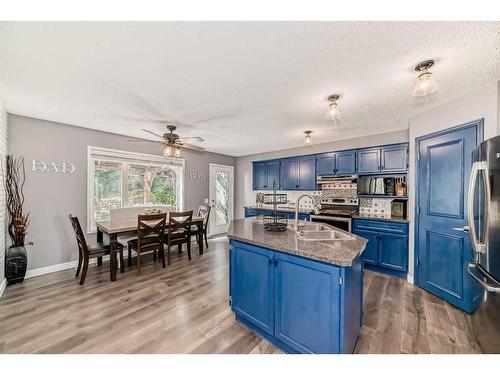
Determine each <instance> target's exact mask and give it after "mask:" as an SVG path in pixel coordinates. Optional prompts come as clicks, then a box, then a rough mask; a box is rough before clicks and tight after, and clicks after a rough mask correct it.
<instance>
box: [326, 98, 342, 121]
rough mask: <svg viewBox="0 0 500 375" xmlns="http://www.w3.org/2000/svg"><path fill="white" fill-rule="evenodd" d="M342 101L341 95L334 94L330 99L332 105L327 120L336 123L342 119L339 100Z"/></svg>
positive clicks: (329, 107)
mask: <svg viewBox="0 0 500 375" xmlns="http://www.w3.org/2000/svg"><path fill="white" fill-rule="evenodd" d="M339 99H340V95H337V94H334V95H330V96H329V97H328V100H329V101H330V105H329V106H328V111H327V112H326V119H327V120H332V121H336V120H338V119H340V109H339V108H338V105H337V100H339Z"/></svg>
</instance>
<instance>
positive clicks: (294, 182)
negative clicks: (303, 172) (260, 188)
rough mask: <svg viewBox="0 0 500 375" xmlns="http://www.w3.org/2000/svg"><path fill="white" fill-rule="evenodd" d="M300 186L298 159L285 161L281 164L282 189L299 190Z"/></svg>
mask: <svg viewBox="0 0 500 375" xmlns="http://www.w3.org/2000/svg"><path fill="white" fill-rule="evenodd" d="M298 184H299V179H298V164H297V160H296V159H283V160H281V163H280V189H282V190H297V188H298Z"/></svg>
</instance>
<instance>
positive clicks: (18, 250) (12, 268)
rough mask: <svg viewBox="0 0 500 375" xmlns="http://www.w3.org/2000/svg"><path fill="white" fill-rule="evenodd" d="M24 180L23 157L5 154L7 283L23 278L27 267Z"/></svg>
mask: <svg viewBox="0 0 500 375" xmlns="http://www.w3.org/2000/svg"><path fill="white" fill-rule="evenodd" d="M25 180H26V171H25V169H24V158H22V157H20V158H17V159H16V158H14V157H13V156H12V155H7V161H6V173H5V195H6V201H7V202H6V203H7V212H8V215H9V218H8V220H9V222H8V226H7V229H8V232H9V236H10V240H11V243H12V244H11V246H10V247H9V248H8V249H7V253H6V255H5V277H6V279H7V283H9V284H14V283H18V282H22V281H23V280H24V276H25V275H26V269H27V267H28V257H27V253H26V247H25V245H31V244H32V243H25V239H26V233H27V230H28V225H29V213H27V214H24V213H23V204H24V194H23V188H24V182H25Z"/></svg>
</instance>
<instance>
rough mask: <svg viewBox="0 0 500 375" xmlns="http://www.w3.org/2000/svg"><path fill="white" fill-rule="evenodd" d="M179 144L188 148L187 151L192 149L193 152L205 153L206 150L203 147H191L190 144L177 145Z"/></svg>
mask: <svg viewBox="0 0 500 375" xmlns="http://www.w3.org/2000/svg"><path fill="white" fill-rule="evenodd" d="M177 144H178V145H179V146H181V147H183V148H187V149H190V150H193V151H199V152H203V151H205V149H204V148H203V147H200V146H195V145H191V144H189V143H177Z"/></svg>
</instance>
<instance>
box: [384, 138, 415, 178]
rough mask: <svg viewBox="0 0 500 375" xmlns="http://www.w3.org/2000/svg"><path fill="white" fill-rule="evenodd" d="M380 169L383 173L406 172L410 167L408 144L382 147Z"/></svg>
mask: <svg viewBox="0 0 500 375" xmlns="http://www.w3.org/2000/svg"><path fill="white" fill-rule="evenodd" d="M380 169H381V171H382V172H383V173H399V172H401V173H406V171H407V169H408V146H407V145H406V144H403V145H394V146H385V147H382V149H381V151H380Z"/></svg>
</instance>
